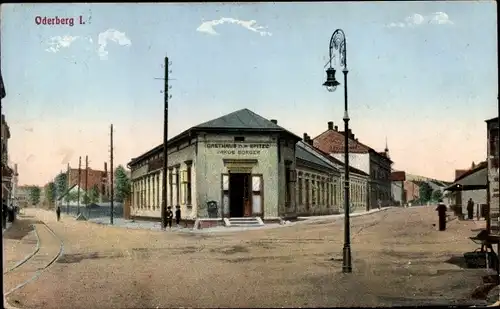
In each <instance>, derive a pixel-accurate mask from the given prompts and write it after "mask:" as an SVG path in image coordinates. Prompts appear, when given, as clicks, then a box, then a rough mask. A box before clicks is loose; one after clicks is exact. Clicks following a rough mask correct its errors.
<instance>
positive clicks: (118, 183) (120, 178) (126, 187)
mask: <svg viewBox="0 0 500 309" xmlns="http://www.w3.org/2000/svg"><path fill="white" fill-rule="evenodd" d="M129 195H130V179H129V178H128V176H127V171H126V170H125V168H124V167H123V166H122V165H118V167H117V168H116V169H115V200H116V201H118V202H120V203H121V202H123V201H124V200H125V199H126V198H127V197H128V196H129Z"/></svg>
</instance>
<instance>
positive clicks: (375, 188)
mask: <svg viewBox="0 0 500 309" xmlns="http://www.w3.org/2000/svg"><path fill="white" fill-rule="evenodd" d="M345 134H347V135H348V149H349V165H351V166H353V167H355V168H356V169H358V170H361V171H363V172H364V173H366V174H368V175H369V177H370V181H369V184H368V194H367V196H366V198H367V205H368V206H367V209H372V208H376V207H378V204H379V203H381V204H382V205H383V206H387V205H390V204H391V202H392V188H391V180H390V175H391V171H392V169H391V166H392V160H391V159H390V157H389V149H388V147H387V145H386V147H385V150H384V151H383V152H377V151H375V150H374V149H373V148H371V147H369V146H367V145H365V144H363V143H361V142H360V141H359V140H358V139H357V138H356V136H355V135H354V134H353V133H352V131H351V130H349V131H348V132H343V131H339V130H338V126H334V123H333V122H332V121H330V122H328V127H327V130H326V131H324V132H323V133H321V134H320V135H318V136H317V137H315V138H314V139H313V143H314V146H315V147H316V148H318V149H320V150H321V151H323V152H325V153H327V154H329V155H330V156H332V157H334V158H336V159H337V160H340V161H342V162H343V161H344V146H345Z"/></svg>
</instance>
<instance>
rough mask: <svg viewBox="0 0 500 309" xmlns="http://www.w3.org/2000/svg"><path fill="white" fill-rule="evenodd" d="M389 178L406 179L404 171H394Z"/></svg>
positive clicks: (395, 179)
mask: <svg viewBox="0 0 500 309" xmlns="http://www.w3.org/2000/svg"><path fill="white" fill-rule="evenodd" d="M390 180H391V181H405V180H406V173H405V172H403V171H394V172H392V173H391V177H390Z"/></svg>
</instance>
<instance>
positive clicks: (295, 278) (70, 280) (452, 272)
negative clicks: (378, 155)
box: [4, 207, 484, 308]
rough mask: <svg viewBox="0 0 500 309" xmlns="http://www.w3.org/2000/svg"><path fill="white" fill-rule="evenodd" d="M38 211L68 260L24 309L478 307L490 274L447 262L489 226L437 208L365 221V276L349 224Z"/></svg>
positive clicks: (357, 225) (358, 235)
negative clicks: (136, 218) (246, 227)
mask: <svg viewBox="0 0 500 309" xmlns="http://www.w3.org/2000/svg"><path fill="white" fill-rule="evenodd" d="M29 216H33V217H36V218H37V219H40V220H43V221H45V222H46V223H47V224H48V226H49V227H51V228H52V229H53V230H54V231H55V233H56V234H57V235H58V236H59V237H61V238H62V240H63V241H64V255H63V256H62V257H61V258H60V259H59V260H58V261H57V262H56V263H55V264H53V266H51V267H50V268H49V269H48V270H47V271H46V272H44V273H43V275H41V276H40V277H39V278H38V279H37V280H36V281H34V282H32V283H30V284H28V285H26V286H25V287H23V288H22V289H20V290H18V291H16V292H14V293H13V294H11V295H10V297H9V298H8V300H9V302H10V303H11V304H13V305H16V306H18V307H29V308H35V307H36V308H61V307H72V308H97V307H113V308H123V307H139V308H146V307H150V308H151V307H157V306H159V307H243V306H247V307H265V306H272V307H278V306H279V307H297V306H370V305H371V306H375V305H379V306H391V305H398V304H443V303H445V304H446V303H448V304H449V303H460V302H462V303H463V302H468V303H469V302H470V300H471V299H470V298H471V294H472V292H473V290H474V289H475V288H476V287H477V286H479V285H480V284H481V275H482V274H483V273H484V270H466V269H462V268H460V267H459V266H456V265H453V264H450V263H447V261H448V260H450V258H452V257H455V256H461V255H462V254H463V253H464V252H466V251H471V250H473V249H475V245H474V244H473V243H472V242H471V241H470V240H469V239H468V237H470V236H471V235H472V234H474V232H472V231H471V230H474V229H477V228H479V227H480V223H476V222H473V221H458V220H453V221H451V222H450V223H449V225H448V230H447V231H445V232H438V231H437V230H436V228H435V227H434V226H433V224H434V223H435V221H436V214H435V212H434V208H433V207H418V208H410V209H390V210H387V211H383V212H379V213H375V214H371V215H366V216H361V217H357V218H353V219H352V248H353V266H354V271H353V273H352V274H349V275H343V274H341V273H340V270H341V265H342V262H341V252H342V244H343V243H342V240H343V231H342V223H343V221H342V220H332V219H330V220H325V221H317V220H315V221H311V222H308V221H305V222H301V223H298V224H295V225H293V226H284V227H279V228H274V229H262V230H254V231H242V232H230V233H222V234H213V233H212V234H207V233H205V234H204V233H196V234H193V233H182V232H157V231H148V230H131V229H123V228H116V227H109V226H103V225H98V224H94V223H89V222H81V221H75V220H74V219H71V218H68V217H64V218H63V221H62V222H55V216H54V215H53V214H51V213H47V212H43V211H37V210H29V211H27V217H25V218H21V220H20V222H22V221H23V220H27V219H28V217H29ZM31 219H33V218H31ZM31 219H30V220H31ZM14 229H15V227H13V230H14ZM13 232H14V231H12V233H13ZM7 236H8V235H7ZM4 237H5V236H4ZM41 242H42V244H43V239H41ZM42 246H43V245H42ZM27 251H29V250H27ZM353 291H356V292H355V293H353ZM65 304H66V305H65ZM70 304H71V305H70Z"/></svg>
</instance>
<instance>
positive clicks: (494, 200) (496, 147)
mask: <svg viewBox="0 0 500 309" xmlns="http://www.w3.org/2000/svg"><path fill="white" fill-rule="evenodd" d="M486 126H487V141H488V142H487V144H488V145H487V168H488V184H489V188H488V191H489V196H488V199H489V205H490V220H491V230H492V232H494V233H495V234H498V233H500V226H499V223H498V217H499V216H500V209H499V207H500V192H499V166H500V164H499V157H500V153H499V152H500V133H499V131H500V127H499V123H498V117H496V118H493V119H489V120H486Z"/></svg>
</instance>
